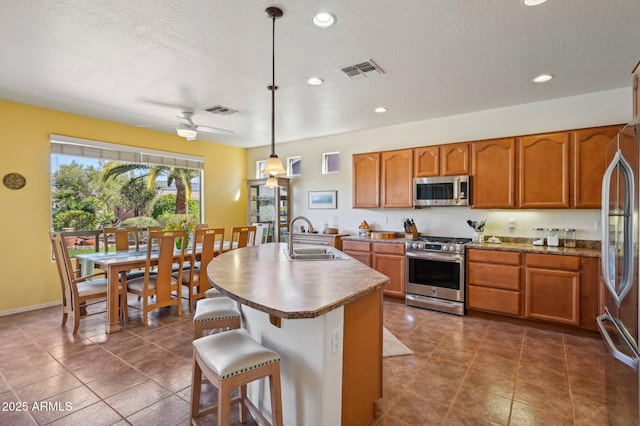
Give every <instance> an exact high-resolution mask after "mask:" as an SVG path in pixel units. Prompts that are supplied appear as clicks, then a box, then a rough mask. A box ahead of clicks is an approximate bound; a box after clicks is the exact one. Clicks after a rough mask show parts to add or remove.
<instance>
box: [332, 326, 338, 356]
mask: <svg viewBox="0 0 640 426" xmlns="http://www.w3.org/2000/svg"><path fill="white" fill-rule="evenodd" d="M339 350H340V330H333V331H332V332H331V353H336V352H338V351H339Z"/></svg>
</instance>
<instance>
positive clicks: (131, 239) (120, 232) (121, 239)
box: [102, 226, 140, 252]
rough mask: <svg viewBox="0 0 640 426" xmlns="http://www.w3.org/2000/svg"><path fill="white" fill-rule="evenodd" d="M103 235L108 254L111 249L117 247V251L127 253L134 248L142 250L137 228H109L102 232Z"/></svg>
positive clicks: (105, 249)
mask: <svg viewBox="0 0 640 426" xmlns="http://www.w3.org/2000/svg"><path fill="white" fill-rule="evenodd" d="M102 233H103V235H104V251H105V252H108V251H109V249H110V248H111V247H115V249H116V251H126V250H130V249H132V248H135V249H136V250H140V237H139V236H138V227H137V226H119V227H107V228H104V229H103V230H102ZM132 243H133V244H132ZM132 245H133V247H132Z"/></svg>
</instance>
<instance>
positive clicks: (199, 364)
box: [191, 329, 282, 426]
mask: <svg viewBox="0 0 640 426" xmlns="http://www.w3.org/2000/svg"><path fill="white" fill-rule="evenodd" d="M193 349H194V351H193V377H192V382H191V424H193V425H198V424H200V422H199V418H200V417H202V416H205V415H207V414H209V413H212V412H215V411H216V409H217V411H218V423H217V424H218V425H228V424H229V421H230V417H231V404H235V403H240V420H241V421H242V423H244V422H246V420H247V410H248V411H249V412H251V415H252V416H253V417H254V418H255V419H256V421H257V422H258V423H260V424H269V423H268V422H267V420H266V418H265V417H264V415H263V414H262V413H261V412H260V411H259V410H258V409H257V408H256V406H255V405H254V404H253V403H252V402H251V401H250V400H249V399H247V383H250V382H253V381H254V380H258V379H261V378H264V377H269V388H270V390H271V416H272V419H273V423H272V424H273V425H274V426H281V425H282V397H281V391H280V355H278V354H277V353H276V352H274V351H272V350H270V349H267V348H265V347H264V346H262V345H260V344H259V343H258V342H256V341H255V340H254V339H253V338H252V337H251V336H250V335H249V333H247V331H246V330H243V329H238V330H229V331H223V332H221V333H216V334H212V335H209V336H204V337H201V338H199V339H196V340H194V341H193ZM203 373H204V376H205V378H206V380H205V382H206V381H208V382H209V383H211V384H212V385H214V386H215V387H217V388H218V405H217V406H213V407H208V408H205V409H203V410H200V392H201V388H202V382H203V380H202V374H203ZM238 386H239V387H240V396H239V397H237V398H234V399H233V400H232V399H231V392H232V390H233V389H235V388H236V387H238Z"/></svg>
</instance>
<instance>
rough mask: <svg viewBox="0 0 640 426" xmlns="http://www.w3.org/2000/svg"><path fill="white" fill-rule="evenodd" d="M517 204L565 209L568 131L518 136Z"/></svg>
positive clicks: (569, 140) (568, 145) (567, 173)
mask: <svg viewBox="0 0 640 426" xmlns="http://www.w3.org/2000/svg"><path fill="white" fill-rule="evenodd" d="M517 141H518V171H519V174H518V177H519V178H518V201H519V202H518V207H520V208H523V209H530V208H569V206H570V199H569V189H570V182H569V178H570V175H571V174H570V169H569V167H570V165H571V161H570V158H569V156H570V154H571V149H570V148H571V146H570V143H571V138H570V133H569V132H558V133H546V134H542V135H531V136H523V137H520V138H518V140H517Z"/></svg>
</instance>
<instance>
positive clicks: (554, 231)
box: [547, 228, 560, 247]
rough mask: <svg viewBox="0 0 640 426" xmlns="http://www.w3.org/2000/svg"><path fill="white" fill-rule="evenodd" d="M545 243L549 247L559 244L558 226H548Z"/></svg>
mask: <svg viewBox="0 0 640 426" xmlns="http://www.w3.org/2000/svg"><path fill="white" fill-rule="evenodd" d="M547 245H548V246H549V247H558V246H559V245H560V231H559V230H558V228H549V232H548V233H547Z"/></svg>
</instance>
